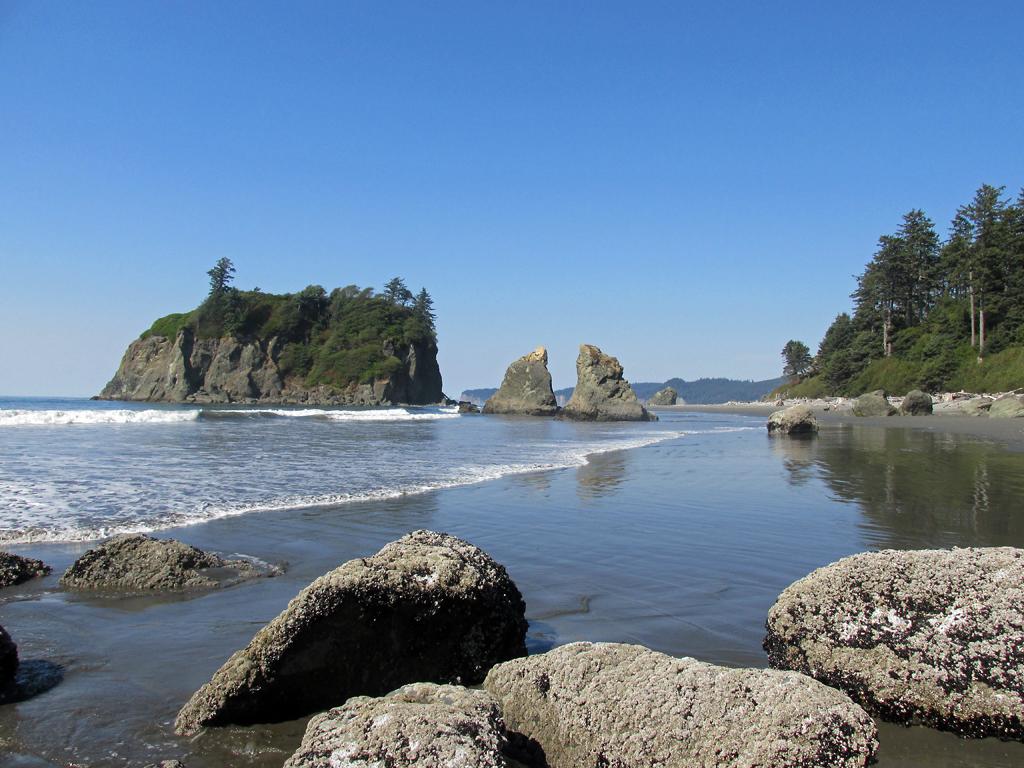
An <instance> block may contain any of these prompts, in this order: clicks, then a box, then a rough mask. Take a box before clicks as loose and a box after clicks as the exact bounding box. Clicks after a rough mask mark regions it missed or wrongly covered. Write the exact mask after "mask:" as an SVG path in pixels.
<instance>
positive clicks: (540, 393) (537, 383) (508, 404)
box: [484, 347, 558, 416]
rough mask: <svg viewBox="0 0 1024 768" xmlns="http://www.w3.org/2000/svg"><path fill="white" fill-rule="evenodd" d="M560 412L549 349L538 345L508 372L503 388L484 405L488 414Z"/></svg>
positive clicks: (510, 367)
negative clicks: (550, 365) (549, 370)
mask: <svg viewBox="0 0 1024 768" xmlns="http://www.w3.org/2000/svg"><path fill="white" fill-rule="evenodd" d="M557 411H558V404H557V403H556V402H555V393H554V391H553V390H552V389H551V374H550V373H549V372H548V351H547V350H546V349H544V347H537V349H535V350H534V351H533V352H531V353H530V354H528V355H523V356H522V357H520V358H519V359H518V360H516V361H515V362H513V363H512V365H510V366H509V367H508V370H507V371H505V379H504V381H502V382H501V388H500V389H499V390H498V391H497V392H495V393H494V395H492V396H491V398H490V399H488V401H487V402H486V403H485V404H484V413H516V414H524V415H529V416H551V415H553V414H554V413H555V412H557Z"/></svg>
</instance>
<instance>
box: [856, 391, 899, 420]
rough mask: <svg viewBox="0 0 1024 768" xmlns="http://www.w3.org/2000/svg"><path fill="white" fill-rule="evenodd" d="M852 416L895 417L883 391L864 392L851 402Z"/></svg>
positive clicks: (894, 412)
mask: <svg viewBox="0 0 1024 768" xmlns="http://www.w3.org/2000/svg"><path fill="white" fill-rule="evenodd" d="M853 415H854V416H895V415H896V409H895V408H893V407H892V404H890V403H889V399H888V398H887V397H886V396H885V390H883V389H876V390H875V391H874V392H865V393H864V394H863V395H861V396H860V397H858V398H857V399H856V400H854V401H853Z"/></svg>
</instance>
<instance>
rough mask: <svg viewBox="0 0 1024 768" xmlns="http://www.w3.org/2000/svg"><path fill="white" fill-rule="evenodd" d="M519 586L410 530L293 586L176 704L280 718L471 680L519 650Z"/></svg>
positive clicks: (188, 727) (192, 714)
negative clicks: (291, 594) (407, 688)
mask: <svg viewBox="0 0 1024 768" xmlns="http://www.w3.org/2000/svg"><path fill="white" fill-rule="evenodd" d="M524 612H525V605H524V603H523V598H522V595H520V593H519V590H518V589H517V588H516V585H515V584H514V583H513V582H512V579H510V578H509V576H508V573H507V572H506V571H505V569H504V568H503V567H502V566H501V565H499V564H498V563H496V562H495V561H494V560H492V559H491V558H490V557H489V556H488V555H487V553H485V552H484V551H483V550H481V549H478V548H477V547H474V546H473V545H472V544H469V543H468V542H465V541H462V540H461V539H457V538H455V537H454V536H449V535H448V534H444V533H434V532H433V531H415V532H413V533H410V534H408V535H406V536H403V537H402V538H401V539H399V540H398V541H395V542H392V543H390V544H388V545H387V546H385V547H384V548H383V549H381V550H380V552H378V553H377V554H376V555H373V556H372V557H366V558H357V559H355V560H350V561H349V562H347V563H345V564H344V565H342V566H340V567H338V568H336V569H334V570H333V571H331V572H329V573H327V574H325V575H323V576H321V577H320V578H318V579H317V580H316V581H314V582H313V583H312V584H310V585H309V586H308V587H306V588H305V589H304V590H302V591H301V592H300V593H299V594H298V595H297V596H296V597H295V598H294V599H292V601H291V602H290V603H289V604H288V607H287V608H285V610H284V612H283V613H281V615H280V616H278V617H277V618H276V619H274V620H273V621H271V622H270V623H269V624H267V625H266V626H265V627H263V629H261V630H260V631H259V632H257V633H256V636H255V637H254V638H253V639H252V641H251V642H250V643H249V645H247V646H246V647H245V648H243V649H242V650H240V651H238V652H237V653H235V654H234V655H233V656H232V657H231V658H230V659H228V660H227V662H225V664H224V666H222V667H221V668H220V669H219V670H217V672H216V673H215V674H214V676H213V679H212V680H210V682H209V683H207V684H206V685H204V686H203V687H202V688H200V689H199V690H198V691H196V693H195V694H194V695H193V696H192V698H191V700H190V701H189V702H188V703H187V704H186V705H185V706H184V708H182V710H181V712H180V713H179V714H178V719H177V722H176V724H175V725H176V728H177V730H178V732H179V733H186V734H187V733H194V732H196V731H197V730H198V729H199V728H200V727H202V726H204V725H225V724H228V723H238V724H250V723H259V722H275V721H280V720H290V719H293V718H296V717H301V716H302V715H306V714H309V713H310V712H317V711H321V710H324V709H327V708H329V707H333V706H337V705H338V704H341V703H343V702H344V701H345V700H346V699H348V698H349V697H351V696H356V695H370V696H378V695H381V694H383V693H386V692H388V691H391V690H393V689H395V688H397V687H399V686H401V685H405V684H407V683H410V682H417V681H431V682H438V683H449V682H451V683H462V684H466V685H472V684H476V683H479V682H480V681H481V680H483V678H484V675H485V674H486V673H487V670H488V669H490V668H491V667H492V666H493V665H494V664H497V663H498V662H500V661H505V660H507V659H512V658H515V657H517V656H522V655H524V654H525V653H526V646H525V637H526V619H525V616H524Z"/></svg>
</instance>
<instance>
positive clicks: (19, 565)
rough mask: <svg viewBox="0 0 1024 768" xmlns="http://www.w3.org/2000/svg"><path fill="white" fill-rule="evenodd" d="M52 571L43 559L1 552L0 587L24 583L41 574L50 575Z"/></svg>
mask: <svg viewBox="0 0 1024 768" xmlns="http://www.w3.org/2000/svg"><path fill="white" fill-rule="evenodd" d="M50 571H51V568H50V566H48V565H47V564H46V563H44V562H43V561H42V560H34V559H33V558H31V557H22V556H21V555H12V554H10V553H9V552H0V589H3V588H4V587H11V586H14V585H15V584H22V583H24V582H26V581H28V580H29V579H35V578H38V577H40V576H48V575H49V574H50Z"/></svg>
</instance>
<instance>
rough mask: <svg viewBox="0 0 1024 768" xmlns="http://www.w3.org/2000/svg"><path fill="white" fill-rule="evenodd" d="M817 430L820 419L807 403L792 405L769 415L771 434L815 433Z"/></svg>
mask: <svg viewBox="0 0 1024 768" xmlns="http://www.w3.org/2000/svg"><path fill="white" fill-rule="evenodd" d="M817 431H818V420H817V419H816V418H814V412H813V411H812V410H811V409H810V408H808V407H807V406H806V405H791V406H790V407H789V408H783V409H782V410H781V411H775V412H774V413H773V414H772V415H771V416H769V417H768V434H769V435H813V434H814V433H815V432H817Z"/></svg>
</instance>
